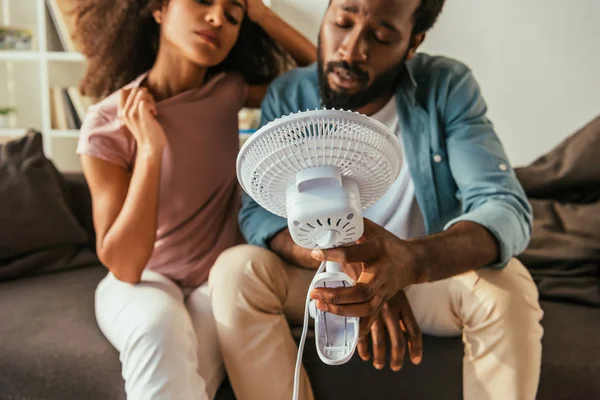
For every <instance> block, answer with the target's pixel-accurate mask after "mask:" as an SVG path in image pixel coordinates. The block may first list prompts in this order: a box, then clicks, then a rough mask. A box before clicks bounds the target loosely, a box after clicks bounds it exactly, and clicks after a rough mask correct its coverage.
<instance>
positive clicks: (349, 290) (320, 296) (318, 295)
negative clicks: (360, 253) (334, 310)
mask: <svg viewBox="0 0 600 400" xmlns="http://www.w3.org/2000/svg"><path fill="white" fill-rule="evenodd" d="M376 272H377V271H375V269H374V268H370V267H368V266H367V267H365V268H364V269H363V271H362V272H361V274H360V276H359V277H358V281H357V282H356V285H354V286H350V287H337V288H314V289H313V290H312V292H311V294H310V296H311V298H312V299H314V300H321V301H324V302H326V303H330V304H352V303H364V302H367V301H369V300H370V299H371V298H372V297H373V296H375V294H376V293H377V292H378V291H379V289H380V288H381V286H382V285H383V280H382V279H380V277H379V276H378V275H377V273H376Z"/></svg>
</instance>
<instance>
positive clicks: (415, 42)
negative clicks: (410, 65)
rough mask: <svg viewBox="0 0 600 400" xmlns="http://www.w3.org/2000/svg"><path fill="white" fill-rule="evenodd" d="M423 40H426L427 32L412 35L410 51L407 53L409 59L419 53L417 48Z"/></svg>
mask: <svg viewBox="0 0 600 400" xmlns="http://www.w3.org/2000/svg"><path fill="white" fill-rule="evenodd" d="M423 40H425V32H422V33H418V34H416V35H414V36H413V37H412V39H411V41H410V46H409V47H408V53H406V59H407V60H410V59H411V58H413V57H414V56H415V54H416V53H417V49H418V48H419V46H420V45H421V43H423Z"/></svg>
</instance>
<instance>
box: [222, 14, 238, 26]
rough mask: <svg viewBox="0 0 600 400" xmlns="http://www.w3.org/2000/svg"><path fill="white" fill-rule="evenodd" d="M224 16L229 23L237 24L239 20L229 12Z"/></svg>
mask: <svg viewBox="0 0 600 400" xmlns="http://www.w3.org/2000/svg"><path fill="white" fill-rule="evenodd" d="M225 17H226V18H227V21H229V23H231V24H233V25H237V24H239V21H238V20H237V18H235V17H234V16H233V15H231V14H226V15H225Z"/></svg>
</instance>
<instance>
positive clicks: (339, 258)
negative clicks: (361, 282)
mask: <svg viewBox="0 0 600 400" xmlns="http://www.w3.org/2000/svg"><path fill="white" fill-rule="evenodd" d="M379 254H380V249H379V242H377V241H365V242H362V243H358V244H352V245H349V246H344V247H337V248H334V249H328V250H323V249H315V250H313V252H312V256H313V257H314V258H316V259H317V260H319V261H325V260H328V261H335V262H339V263H343V264H350V263H357V262H368V261H371V260H373V259H375V258H377V257H378V256H379Z"/></svg>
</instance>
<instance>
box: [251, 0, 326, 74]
mask: <svg viewBox="0 0 600 400" xmlns="http://www.w3.org/2000/svg"><path fill="white" fill-rule="evenodd" d="M247 4H248V17H249V18H250V19H251V20H252V21H254V22H255V23H257V24H258V25H260V27H261V28H263V29H264V30H265V32H267V34H268V35H269V36H271V37H272V38H273V39H274V40H275V41H276V42H277V43H279V44H280V45H281V46H282V47H283V48H284V49H285V50H286V51H287V52H288V53H290V55H291V56H292V58H293V59H294V60H295V61H296V63H297V64H298V65H299V66H306V65H310V64H312V63H313V62H315V60H316V59H317V50H316V48H315V45H313V44H312V43H311V42H310V40H308V39H307V38H306V37H304V35H302V34H301V33H300V32H298V31H297V30H296V29H294V28H293V27H292V26H290V25H289V24H288V23H286V22H285V21H284V20H283V19H282V18H281V17H279V16H278V15H277V14H276V13H275V12H273V10H271V9H270V8H269V7H267V6H265V5H264V3H263V0H248V2H247Z"/></svg>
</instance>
